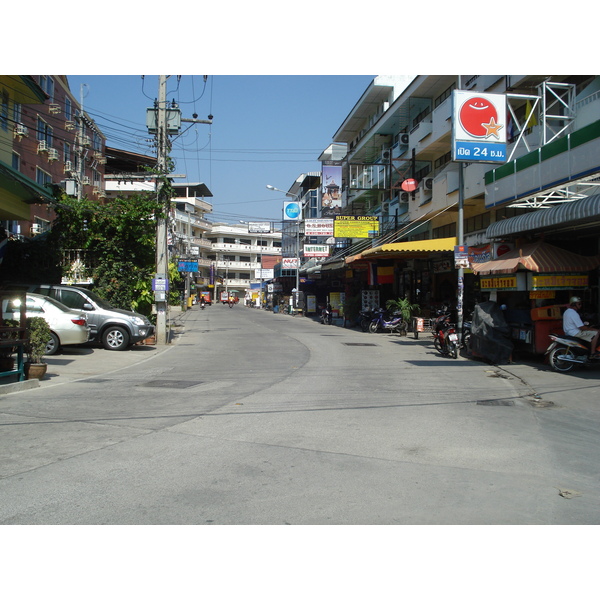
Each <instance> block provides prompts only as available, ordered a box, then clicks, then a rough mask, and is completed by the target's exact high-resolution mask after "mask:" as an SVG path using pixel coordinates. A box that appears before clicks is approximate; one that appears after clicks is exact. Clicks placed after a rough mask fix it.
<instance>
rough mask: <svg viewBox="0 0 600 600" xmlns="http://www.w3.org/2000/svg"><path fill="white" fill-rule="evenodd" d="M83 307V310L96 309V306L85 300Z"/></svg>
mask: <svg viewBox="0 0 600 600" xmlns="http://www.w3.org/2000/svg"><path fill="white" fill-rule="evenodd" d="M82 308H83V310H94V307H93V306H92V305H91V304H90V303H89V302H85V303H84V304H83V307H82Z"/></svg>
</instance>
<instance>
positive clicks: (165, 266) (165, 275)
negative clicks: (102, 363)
mask: <svg viewBox="0 0 600 600" xmlns="http://www.w3.org/2000/svg"><path fill="white" fill-rule="evenodd" d="M156 108H157V114H156V141H157V145H156V146H157V168H158V176H157V180H156V197H157V203H158V210H159V213H160V214H159V216H158V219H157V220H156V280H164V282H165V283H164V285H163V286H160V287H162V288H163V289H164V290H165V291H164V292H162V293H161V292H157V294H156V297H155V301H156V343H157V344H159V345H164V344H166V343H167V342H168V339H167V307H168V294H169V256H168V246H167V218H168V204H169V200H170V198H167V197H166V193H165V190H164V180H163V179H162V178H164V177H166V175H167V172H168V170H167V157H168V146H167V141H168V136H167V76H166V75H160V76H159V80H158V105H157V107H156Z"/></svg>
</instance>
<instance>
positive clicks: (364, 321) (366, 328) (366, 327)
mask: <svg viewBox="0 0 600 600" xmlns="http://www.w3.org/2000/svg"><path fill="white" fill-rule="evenodd" d="M370 324H371V321H369V319H361V320H360V328H361V329H362V330H363V331H369V325H370Z"/></svg>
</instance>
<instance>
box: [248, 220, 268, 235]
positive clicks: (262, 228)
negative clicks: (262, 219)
mask: <svg viewBox="0 0 600 600" xmlns="http://www.w3.org/2000/svg"><path fill="white" fill-rule="evenodd" d="M248 233H271V223H269V222H266V223H256V222H250V223H248Z"/></svg>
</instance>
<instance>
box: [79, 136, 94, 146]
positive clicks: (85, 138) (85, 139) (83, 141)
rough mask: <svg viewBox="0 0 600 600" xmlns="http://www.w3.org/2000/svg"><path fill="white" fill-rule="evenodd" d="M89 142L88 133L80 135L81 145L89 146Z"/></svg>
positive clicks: (90, 141)
mask: <svg viewBox="0 0 600 600" xmlns="http://www.w3.org/2000/svg"><path fill="white" fill-rule="evenodd" d="M91 143H92V140H91V139H90V136H89V135H82V136H81V145H82V146H89V145H90V144H91Z"/></svg>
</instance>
